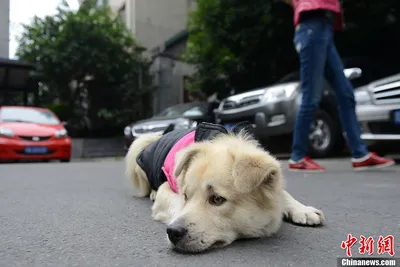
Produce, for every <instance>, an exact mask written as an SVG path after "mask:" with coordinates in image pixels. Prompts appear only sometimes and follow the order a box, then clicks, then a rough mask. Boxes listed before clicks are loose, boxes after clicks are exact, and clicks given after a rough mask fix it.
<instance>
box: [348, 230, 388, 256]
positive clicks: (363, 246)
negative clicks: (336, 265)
mask: <svg viewBox="0 0 400 267" xmlns="http://www.w3.org/2000/svg"><path fill="white" fill-rule="evenodd" d="M356 243H357V238H356V237H355V236H353V235H351V234H348V235H347V240H345V241H342V243H341V248H342V249H345V250H346V254H347V256H348V257H351V256H352V253H351V248H352V247H353V246H354V245H355V244H356ZM359 243H360V247H359V248H358V252H359V253H360V254H362V255H364V254H365V253H368V255H372V254H373V253H374V250H375V247H374V243H375V241H374V238H373V237H372V236H369V237H368V238H367V237H365V236H363V235H360V241H359ZM376 246H377V253H378V254H379V255H381V254H385V253H387V254H389V255H390V256H394V254H395V252H394V237H393V235H388V236H386V237H383V236H382V235H380V236H379V239H378V241H377V242H376Z"/></svg>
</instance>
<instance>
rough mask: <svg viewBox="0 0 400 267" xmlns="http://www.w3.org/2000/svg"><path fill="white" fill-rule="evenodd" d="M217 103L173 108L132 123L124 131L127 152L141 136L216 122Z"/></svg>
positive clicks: (181, 105) (200, 103)
mask: <svg viewBox="0 0 400 267" xmlns="http://www.w3.org/2000/svg"><path fill="white" fill-rule="evenodd" d="M218 104H219V103H217V102H190V103H184V104H179V105H175V106H171V107H168V108H166V109H165V110H163V111H161V112H160V113H159V114H157V115H155V116H153V117H151V118H149V119H146V120H141V121H137V122H135V123H132V124H131V125H129V126H126V127H125V129H124V136H125V150H127V149H129V146H130V145H131V143H132V142H133V141H134V140H135V139H136V138H137V137H139V136H141V135H143V134H148V133H159V134H161V133H163V132H164V131H165V130H166V129H167V128H168V127H169V126H170V125H173V126H174V129H190V128H192V127H196V125H197V123H199V122H215V115H214V112H213V110H214V109H216V108H217V107H218Z"/></svg>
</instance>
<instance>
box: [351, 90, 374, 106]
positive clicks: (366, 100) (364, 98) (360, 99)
mask: <svg viewBox="0 0 400 267" xmlns="http://www.w3.org/2000/svg"><path fill="white" fill-rule="evenodd" d="M354 98H355V100H356V103H357V105H368V104H371V96H370V94H369V93H368V91H366V90H356V91H355V92H354Z"/></svg>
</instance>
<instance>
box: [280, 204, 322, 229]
mask: <svg viewBox="0 0 400 267" xmlns="http://www.w3.org/2000/svg"><path fill="white" fill-rule="evenodd" d="M287 218H288V219H289V220H290V221H292V222H293V223H295V224H299V225H307V226H319V225H323V224H324V223H325V216H324V213H323V212H322V211H321V210H318V209H316V208H314V207H311V206H299V207H297V208H293V209H291V210H290V211H289V212H288V214H287Z"/></svg>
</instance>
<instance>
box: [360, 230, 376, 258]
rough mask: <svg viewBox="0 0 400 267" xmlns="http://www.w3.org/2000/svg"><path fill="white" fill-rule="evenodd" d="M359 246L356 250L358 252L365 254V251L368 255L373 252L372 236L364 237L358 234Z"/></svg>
mask: <svg viewBox="0 0 400 267" xmlns="http://www.w3.org/2000/svg"><path fill="white" fill-rule="evenodd" d="M360 238H361V240H360V242H359V243H360V244H361V246H360V248H359V249H358V252H359V253H360V254H365V252H366V251H367V252H368V255H372V254H373V253H374V238H373V237H371V236H370V237H368V238H365V236H363V235H360Z"/></svg>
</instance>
